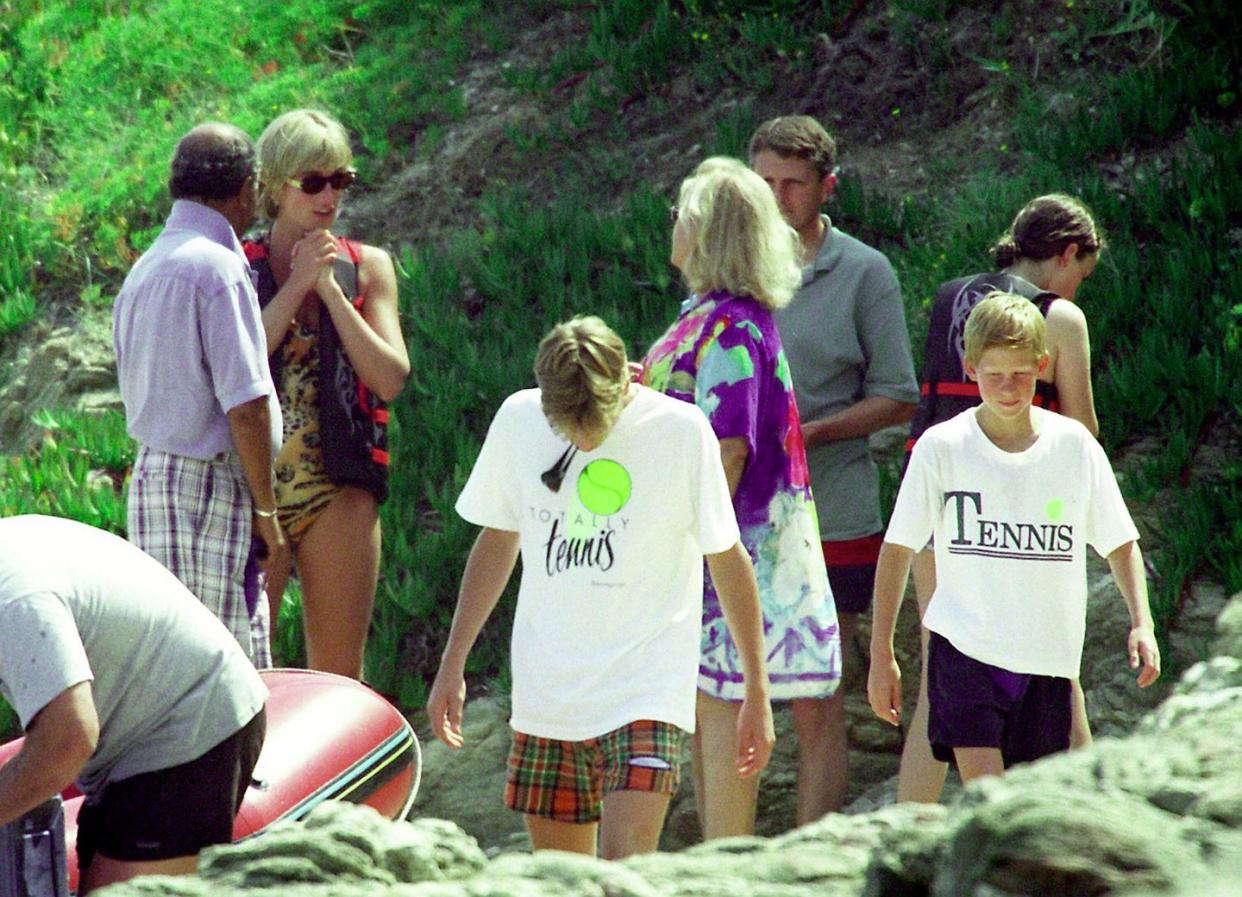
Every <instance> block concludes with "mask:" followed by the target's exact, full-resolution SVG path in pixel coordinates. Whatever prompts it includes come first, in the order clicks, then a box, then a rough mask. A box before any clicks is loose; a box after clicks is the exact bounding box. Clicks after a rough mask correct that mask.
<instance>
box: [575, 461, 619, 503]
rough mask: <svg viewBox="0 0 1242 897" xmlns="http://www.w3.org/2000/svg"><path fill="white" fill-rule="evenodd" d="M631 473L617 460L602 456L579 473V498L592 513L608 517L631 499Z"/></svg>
mask: <svg viewBox="0 0 1242 897" xmlns="http://www.w3.org/2000/svg"><path fill="white" fill-rule="evenodd" d="M630 485H631V484H630V474H629V471H627V470H626V469H625V468H624V467H622V466H621V465H620V464H618V463H617V462H616V461H612V460H610V459H608V458H600V459H599V460H598V461H592V462H591V463H590V464H588V465H587V466H586V467H584V468H583V469H582V473H580V474H578V500H579V501H580V502H582V506H583V507H584V508H586V509H587V510H588V511H590V512H591V513H592V514H597V515H599V516H600V517H607V516H608V515H609V514H615V513H617V511H620V510H621V509H622V508H624V507H625V503H626V502H628V501H629V500H630Z"/></svg>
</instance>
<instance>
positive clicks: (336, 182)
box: [289, 168, 358, 196]
mask: <svg viewBox="0 0 1242 897" xmlns="http://www.w3.org/2000/svg"><path fill="white" fill-rule="evenodd" d="M356 180H358V172H356V171H354V170H353V169H352V168H340V169H337V170H336V171H334V172H332V174H308V175H306V176H305V177H300V178H289V183H290V184H292V185H293V186H295V187H297V188H298V189H299V190H301V191H302V192H303V193H305V194H306V195H307V196H314V195H315V194H317V193H322V192H323V188H324V187H326V186H328V185H329V184H331V185H332V189H333V190H338V191H339V190H348V189H349V188H350V187H352V186H353V183H354V181H356Z"/></svg>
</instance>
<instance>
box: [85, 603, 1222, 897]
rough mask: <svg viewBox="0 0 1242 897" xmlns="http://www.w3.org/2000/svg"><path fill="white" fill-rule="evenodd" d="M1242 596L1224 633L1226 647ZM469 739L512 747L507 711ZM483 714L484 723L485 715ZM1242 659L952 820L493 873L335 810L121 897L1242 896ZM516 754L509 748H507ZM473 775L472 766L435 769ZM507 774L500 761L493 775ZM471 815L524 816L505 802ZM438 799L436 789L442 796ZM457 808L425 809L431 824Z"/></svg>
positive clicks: (437, 832) (468, 850) (871, 820)
mask: <svg viewBox="0 0 1242 897" xmlns="http://www.w3.org/2000/svg"><path fill="white" fill-rule="evenodd" d="M1240 602H1242V597H1237V598H1235V599H1234V601H1233V604H1232V605H1231V607H1230V609H1229V612H1228V613H1227V614H1225V615H1224V616H1223V617H1222V623H1221V632H1222V642H1221V643H1222V644H1225V645H1228V644H1231V643H1229V642H1228V641H1227V639H1226V638H1225V636H1227V635H1228V633H1229V632H1230V631H1231V630H1230V627H1231V626H1232V625H1234V624H1233V623H1232V622H1231V621H1233V620H1234V619H1235V616H1234V615H1235V614H1236V613H1237V611H1236V610H1235V608H1236V607H1237V606H1239V603H1240ZM474 709H475V711H476V712H475V713H474V714H471V713H470V712H469V711H468V712H467V721H468V723H467V736H468V737H471V738H473V739H474V740H475V744H476V747H477V746H478V745H479V744H483V743H488V742H489V740H492V739H495V740H497V741H498V742H500V741H507V737H508V735H507V731H506V727H505V726H504V718H505V712H504V709H503V705H497V704H489V703H488V702H479V703H478V704H476V705H474ZM472 716H473V719H471V717H472ZM1239 745H1242V658H1239V657H1236V656H1230V655H1220V656H1216V657H1213V658H1211V659H1210V660H1208V661H1205V662H1203V663H1201V664H1198V665H1196V666H1195V667H1193V668H1192V669H1190V670H1189V671H1188V672H1187V673H1186V675H1185V676H1183V678H1182V680H1181V682H1180V683H1179V684H1178V685H1177V688H1176V689H1175V690H1174V692H1173V694H1172V695H1171V696H1170V697H1169V698H1168V699H1167V700H1166V701H1165V702H1164V703H1163V704H1161V705H1160V707H1159V708H1157V710H1156V711H1154V712H1153V713H1150V714H1149V715H1148V716H1147V717H1145V718H1144V720H1143V721H1142V724H1141V725H1140V727H1139V729H1138V731H1137V732H1135V733H1134V734H1132V735H1129V736H1127V737H1125V738H1100V739H1098V740H1097V742H1096V743H1095V745H1093V746H1092V747H1090V748H1088V749H1085V750H1082V751H1077V752H1073V753H1069V754H1061V755H1058V756H1056V757H1050V758H1047V759H1045V760H1043V761H1041V762H1039V763H1034V764H1029V765H1026V766H1021V767H1017V768H1015V769H1012V770H1010V771H1009V772H1008V773H1006V775H1005V776H1003V777H1001V778H998V779H990V780H985V781H982V782H978V783H975V784H973V785H971V786H970V787H969V788H967V789H965V791H964V792H963V794H962V797H961V799H959V800H958V801H957V802H956V803H955V804H953V805H952V806H950V807H947V808H946V807H942V806H921V805H909V804H904V805H890V806H887V807H883V808H881V809H879V810H877V811H875V812H871V813H864V814H860V815H833V816H829V817H826V818H825V819H822V820H820V821H819V822H816V823H813V824H811V825H808V826H805V827H803V828H800V829H797V830H795V831H791V832H788V833H786V834H783V835H780V836H779V837H775V838H762V837H753V838H733V839H726V840H722V841H716V842H712V843H709V844H701V845H698V846H695V847H691V848H689V849H686V850H683V851H681V852H679V853H664V854H652V855H648V856H641V857H632V858H630V859H628V860H625V861H623V862H620V863H609V862H605V861H602V860H596V859H592V858H588V857H580V856H574V855H567V854H556V853H541V854H535V855H531V854H528V853H514V852H510V853H506V854H504V855H501V856H499V857H497V858H495V859H493V860H491V861H490V862H488V861H486V860H485V858H484V854H483V852H482V851H481V850H480V848H479V847H478V844H477V842H476V841H475V840H474V838H472V837H471V836H470V835H469V834H467V833H466V832H464V831H463V830H462V829H461V828H460V827H458V826H457V825H455V824H453V823H450V822H441V821H437V820H434V819H419V820H416V821H414V822H389V821H387V820H384V819H381V818H380V817H379V816H377V815H375V814H374V813H372V812H371V811H369V810H367V809H366V808H360V807H354V806H348V805H345V806H341V805H333V804H329V805H325V806H324V807H321V808H319V809H317V810H316V811H315V813H314V814H312V815H311V817H310V818H309V819H308V820H307V821H306V823H305V824H285V825H279V826H275V827H273V829H272V830H271V831H269V832H267V833H266V834H264V835H262V836H261V837H257V838H253V839H251V840H249V841H246V842H243V843H241V844H235V845H229V846H225V847H219V848H214V849H212V850H210V851H208V852H207V853H206V854H205V856H204V860H203V863H202V865H201V869H200V874H199V876H193V877H188V878H181V879H171V878H156V877H153V878H148V879H144V880H139V881H135V882H130V883H127V884H124V885H118V886H116V887H114V888H111V889H108V890H107V891H104V892H101V894H103V895H104V897H132V895H140V894H141V895H172V897H221V895H224V894H238V895H252V897H276V895H277V894H279V895H287V897H355V895H357V897H362V895H368V897H369V895H376V897H527V895H529V897H536V895H538V897H605V895H607V897H691V895H694V897H698V895H705V894H728V895H738V897H813V895H814V897H838V895H839V897H858V895H866V897H913V895H919V897H950V895H952V897H957V895H972V897H973V895H977V897H1024V895H1040V897H1078V895H1097V894H1117V895H1133V897H1138V895H1140V894H1144V895H1146V894H1155V893H1159V894H1165V895H1169V894H1176V895H1180V897H1191V895H1195V897H1224V895H1239V894H1242V882H1240V879H1239V876H1238V874H1237V872H1238V869H1239V866H1238V864H1237V863H1238V858H1242V763H1239V762H1238V753H1237V751H1238V746H1239ZM497 749H498V750H499V748H497ZM430 753H431V754H432V759H431V761H430V763H431V768H433V769H434V768H436V764H437V763H440V762H459V761H465V760H466V759H467V758H468V756H469V754H468V753H462V754H460V755H453V757H452V758H448V757H447V756H446V758H444V759H443V760H437V759H435V755H434V752H430ZM490 762H492V761H489V763H490ZM485 790H486V791H487V793H479V794H475V795H474V796H473V797H469V796H466V795H463V794H459V796H458V797H457V798H456V799H457V800H463V801H475V802H476V803H477V804H478V805H477V806H472V807H465V806H457V807H455V808H453V812H454V815H457V816H461V815H462V814H463V812H465V811H471V812H474V811H477V812H479V813H480V814H493V815H497V816H508V817H510V818H513V819H516V817H515V816H514V815H513V814H509V813H507V811H504V810H503V809H501V808H500V802H499V797H498V795H496V794H494V793H492V791H491V786H488V788H487V789H485ZM432 792H433V795H434V792H435V789H434V788H433V789H432ZM451 799H452V798H450V797H449V796H448V795H447V794H443V795H439V796H434V800H431V801H428V802H424V803H423V804H422V805H421V809H422V812H423V813H426V811H427V809H428V806H429V805H431V804H434V805H439V804H436V802H437V801H450V800H451Z"/></svg>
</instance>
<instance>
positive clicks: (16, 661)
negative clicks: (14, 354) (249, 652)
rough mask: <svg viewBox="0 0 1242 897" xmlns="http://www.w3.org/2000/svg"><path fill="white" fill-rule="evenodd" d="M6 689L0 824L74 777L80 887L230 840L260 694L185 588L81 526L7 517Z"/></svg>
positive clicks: (254, 744) (186, 863) (2, 685)
mask: <svg viewBox="0 0 1242 897" xmlns="http://www.w3.org/2000/svg"><path fill="white" fill-rule="evenodd" d="M0 691H2V692H3V694H4V697H5V698H6V699H7V700H8V701H9V702H10V703H11V704H12V705H13V708H14V709H15V710H16V711H17V715H18V717H19V718H20V720H21V724H22V727H23V728H24V729H25V731H26V740H25V742H24V743H23V745H22V747H21V750H20V751H19V752H18V753H17V754H16V755H15V756H14V757H13V759H12V760H10V761H9V762H8V763H7V764H5V765H4V766H2V767H0V825H3V824H6V823H8V822H10V821H12V820H14V819H16V818H18V817H19V816H21V815H22V814H24V813H26V812H28V811H29V810H31V809H32V808H34V807H36V806H38V805H39V804H40V803H42V802H43V801H45V800H47V799H48V798H50V797H52V796H53V795H55V794H57V793H59V792H61V791H63V790H64V789H65V788H66V787H67V786H68V785H69V784H70V782H73V781H74V780H76V781H77V784H78V787H79V788H80V789H81V790H82V792H83V793H84V794H85V795H86V800H85V802H84V804H83V806H82V809H81V811H80V813H79V814H78V868H79V871H80V872H81V884H82V887H81V888H80V891H79V893H83V894H85V893H86V892H87V891H90V890H91V889H93V888H96V887H102V886H103V885H105V884H110V883H112V882H115V881H122V880H124V879H128V878H132V877H134V876H136V875H154V874H164V875H175V874H184V873H189V872H193V871H194V869H195V866H196V862H197V855H198V852H199V851H200V850H201V849H202V848H203V847H205V846H207V845H209V844H219V843H227V842H228V841H230V840H232V833H233V818H234V816H236V814H237V809H238V807H239V806H240V805H241V800H242V797H243V796H244V795H245V792H246V787H247V786H248V785H249V783H250V774H251V772H252V771H253V769H254V765H255V762H256V761H257V760H258V756H259V749H260V747H261V746H262V744H263V734H264V727H265V719H264V712H263V705H264V702H265V701H266V699H267V689H266V688H265V687H264V685H263V683H262V681H261V680H260V679H259V674H258V673H257V672H255V670H254V667H253V666H251V664H250V662H249V661H248V660H247V658H246V656H245V654H243V653H242V651H241V648H240V646H238V644H237V642H236V640H235V639H234V638H233V637H232V636H231V635H230V634H229V633H228V631H227V630H225V628H224V627H223V626H222V625H221V624H220V623H219V621H218V620H216V619H215V617H213V616H212V614H211V613H210V611H208V610H207V609H206V608H205V607H203V605H202V604H201V603H200V602H198V601H197V600H196V599H195V598H194V596H193V595H191V594H190V593H189V592H188V591H186V588H185V586H183V585H182V584H181V583H180V582H178V581H177V579H176V577H174V576H173V575H172V574H171V573H169V572H168V571H167V570H165V569H164V568H163V567H161V566H160V565H159V564H158V563H156V562H155V561H154V560H153V559H152V558H151V557H149V556H148V555H146V554H144V553H143V552H141V551H139V550H138V549H137V548H135V547H133V546H132V545H129V544H127V543H126V542H125V541H124V540H123V539H120V538H118V537H117V536H114V535H112V534H110V533H106V532H104V531H103V530H98V529H94V528H93V527H89V526H86V525H85V524H82V523H77V522H75V521H71V520H62V519H59V518H55V517H42V516H37V515H28V516H21V517H8V518H5V519H2V520H0Z"/></svg>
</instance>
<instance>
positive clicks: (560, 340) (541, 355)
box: [535, 315, 630, 437]
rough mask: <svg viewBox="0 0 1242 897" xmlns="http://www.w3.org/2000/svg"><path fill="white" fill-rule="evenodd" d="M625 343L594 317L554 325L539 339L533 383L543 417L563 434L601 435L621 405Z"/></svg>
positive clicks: (625, 377) (627, 377) (625, 372)
mask: <svg viewBox="0 0 1242 897" xmlns="http://www.w3.org/2000/svg"><path fill="white" fill-rule="evenodd" d="M629 380H630V371H629V366H628V359H627V357H626V354H625V342H624V341H623V340H622V339H621V337H619V336H617V334H616V333H615V332H613V330H612V328H611V327H609V326H608V325H607V324H605V323H604V322H603V321H602V320H601V319H599V318H597V317H595V316H594V315H580V316H578V317H575V318H571V319H570V320H568V321H564V322H562V323H560V324H557V325H556V326H555V327H553V328H552V329H551V330H549V331H548V334H547V336H545V337H544V338H543V340H542V341H541V342H540V343H539V351H538V352H537V353H536V355H535V381H536V382H537V383H538V384H539V391H540V405H541V407H542V408H543V414H544V417H546V418H547V419H548V423H550V424H551V425H552V428H553V429H554V430H557V431H558V432H559V433H561V434H562V435H564V436H569V437H572V436H574V435H576V434H583V435H596V436H601V437H602V436H604V435H606V434H607V433H608V431H609V430H611V429H612V426H613V424H615V423H616V422H617V417H618V416H619V415H620V414H621V409H622V408H623V407H624V404H625V391H626V387H627V386H628V385H629Z"/></svg>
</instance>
